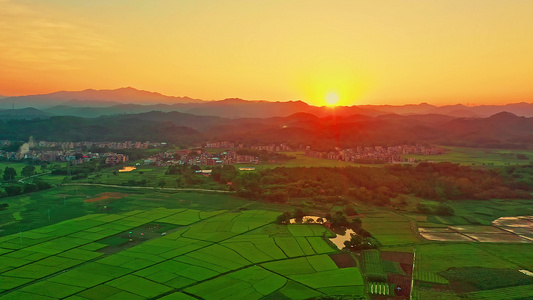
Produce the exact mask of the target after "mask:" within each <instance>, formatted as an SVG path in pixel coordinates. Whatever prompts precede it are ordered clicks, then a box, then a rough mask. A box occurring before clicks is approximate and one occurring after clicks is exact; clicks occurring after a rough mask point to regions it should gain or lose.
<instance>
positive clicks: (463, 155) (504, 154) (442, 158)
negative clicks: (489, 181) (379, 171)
mask: <svg viewBox="0 0 533 300" xmlns="http://www.w3.org/2000/svg"><path fill="white" fill-rule="evenodd" d="M441 148H445V149H446V150H447V153H446V154H442V155H412V154H409V155H403V156H402V157H403V158H415V159H417V160H419V161H432V162H451V163H457V164H461V165H478V166H483V165H485V166H505V165H516V164H529V163H530V162H531V159H533V151H528V150H508V149H483V148H461V147H447V146H441ZM517 154H522V155H525V156H526V157H527V158H528V159H519V158H517V157H516V155H517Z"/></svg>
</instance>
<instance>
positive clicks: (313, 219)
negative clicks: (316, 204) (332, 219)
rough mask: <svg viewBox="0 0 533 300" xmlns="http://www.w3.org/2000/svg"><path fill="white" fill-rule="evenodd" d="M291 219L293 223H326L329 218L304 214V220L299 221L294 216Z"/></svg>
mask: <svg viewBox="0 0 533 300" xmlns="http://www.w3.org/2000/svg"><path fill="white" fill-rule="evenodd" d="M290 221H291V224H324V223H325V222H327V219H326V218H322V217H319V216H304V217H303V218H302V222H297V221H296V219H295V218H292V219H291V220H290Z"/></svg>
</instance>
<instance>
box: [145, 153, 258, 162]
mask: <svg viewBox="0 0 533 300" xmlns="http://www.w3.org/2000/svg"><path fill="white" fill-rule="evenodd" d="M144 163H145V164H154V165H156V166H171V165H178V164H179V165H191V166H214V165H234V164H244V163H247V164H249V163H251V164H258V163H260V159H259V158H258V157H255V156H253V155H242V154H238V153H237V152H236V151H224V152H220V153H209V152H206V151H202V150H194V151H189V150H180V151H176V152H174V151H167V152H162V153H158V154H157V155H153V156H150V157H148V158H147V159H145V160H144Z"/></svg>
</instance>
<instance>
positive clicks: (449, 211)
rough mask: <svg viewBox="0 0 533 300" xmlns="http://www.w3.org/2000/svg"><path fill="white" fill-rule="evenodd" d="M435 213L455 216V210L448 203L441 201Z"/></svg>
mask: <svg viewBox="0 0 533 300" xmlns="http://www.w3.org/2000/svg"><path fill="white" fill-rule="evenodd" d="M435 214H437V215H439V216H453V215H455V210H454V209H453V208H452V207H451V206H449V205H448V204H444V203H440V204H439V205H438V206H437V208H436V209H435Z"/></svg>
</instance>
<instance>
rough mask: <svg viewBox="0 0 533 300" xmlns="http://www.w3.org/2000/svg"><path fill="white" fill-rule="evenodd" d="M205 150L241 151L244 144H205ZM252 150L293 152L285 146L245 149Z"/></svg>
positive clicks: (257, 146) (250, 147)
mask: <svg viewBox="0 0 533 300" xmlns="http://www.w3.org/2000/svg"><path fill="white" fill-rule="evenodd" d="M205 148H206V149H243V148H244V144H235V143H231V142H228V141H224V142H207V143H206V144H205ZM246 148H249V149H252V150H266V151H270V152H283V151H293V150H292V149H291V147H290V146H288V145H286V144H270V145H250V146H249V147H246Z"/></svg>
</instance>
